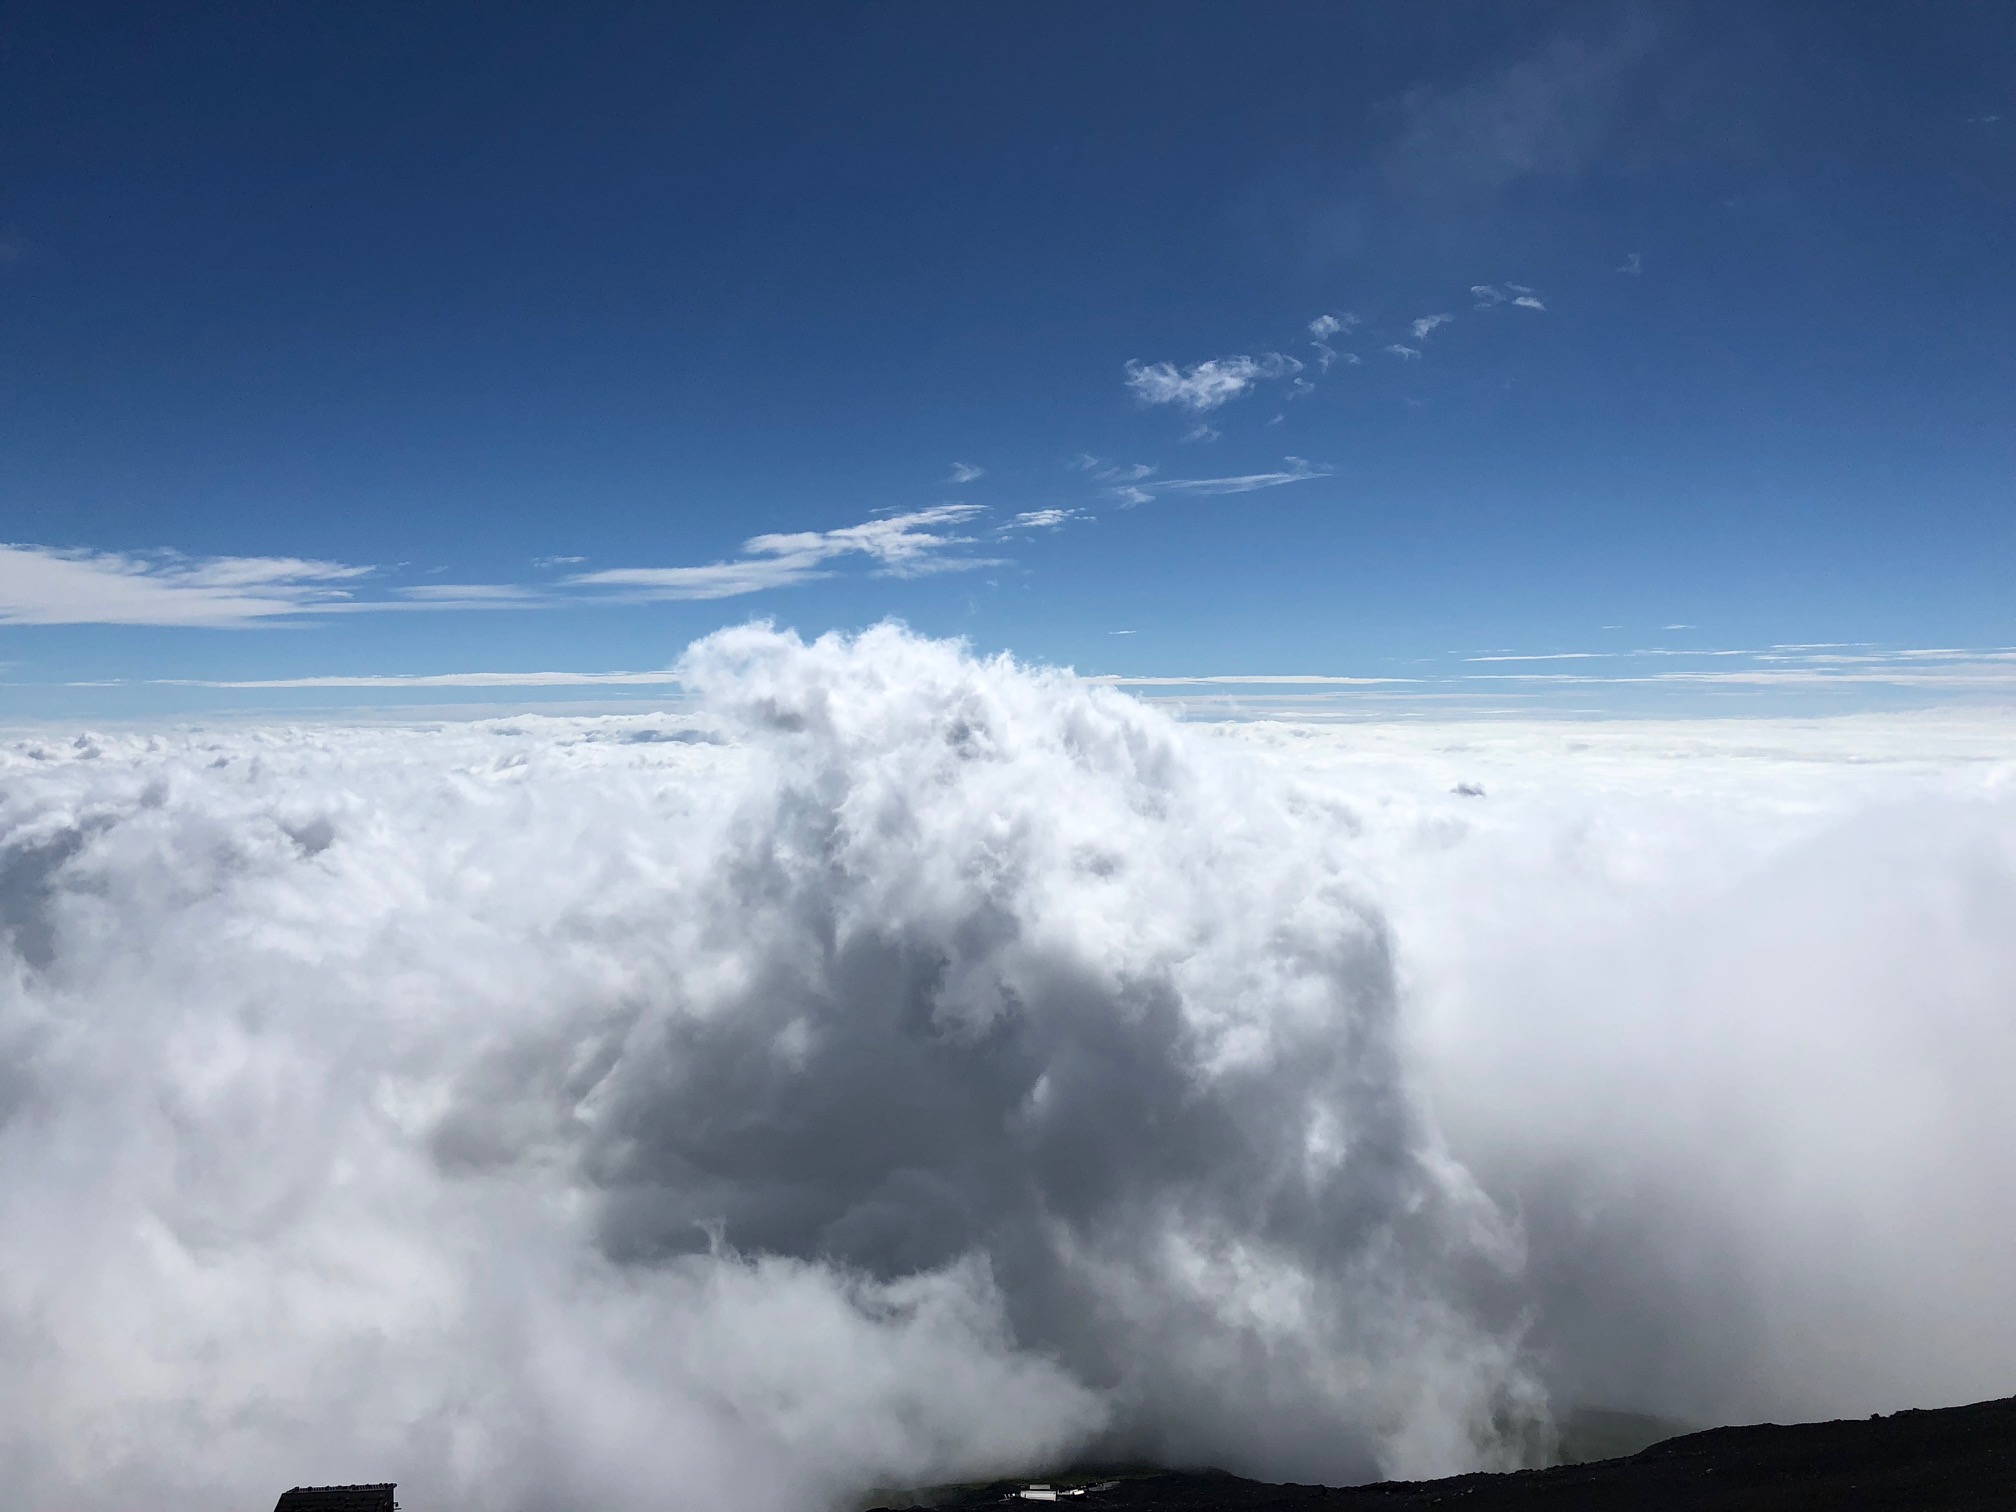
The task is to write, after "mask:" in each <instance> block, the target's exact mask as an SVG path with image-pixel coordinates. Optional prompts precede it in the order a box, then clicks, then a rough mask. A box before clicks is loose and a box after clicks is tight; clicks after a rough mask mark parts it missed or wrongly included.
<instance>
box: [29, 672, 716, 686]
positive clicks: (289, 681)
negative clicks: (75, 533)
mask: <svg viewBox="0 0 2016 1512" xmlns="http://www.w3.org/2000/svg"><path fill="white" fill-rule="evenodd" d="M147 681H148V683H149V684H150V685H152V686H156V687H168V688H573V687H606V686H610V685H618V686H629V687H657V686H663V685H666V684H670V683H676V682H678V681H679V677H678V674H677V673H675V672H672V671H662V672H436V673H427V674H421V675H413V676H408V675H404V674H400V673H383V674H373V673H362V674H357V675H335V676H328V677H262V678H244V679H239V680H235V681H223V680H217V679H209V678H194V677H154V678H149V679H148V680H147ZM68 686H71V687H77V686H83V685H82V684H75V683H73V684H69V685H68Z"/></svg>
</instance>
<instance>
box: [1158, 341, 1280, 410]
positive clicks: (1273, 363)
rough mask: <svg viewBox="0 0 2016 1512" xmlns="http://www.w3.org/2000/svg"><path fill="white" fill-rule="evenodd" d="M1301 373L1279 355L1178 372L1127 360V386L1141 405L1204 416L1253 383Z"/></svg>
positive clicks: (1213, 362)
mask: <svg viewBox="0 0 2016 1512" xmlns="http://www.w3.org/2000/svg"><path fill="white" fill-rule="evenodd" d="M1301 371H1302V364H1301V363H1300V362H1298V361H1296V360H1295V359H1294V358H1293V357H1289V356H1286V355H1284V354H1283V353H1280V352H1263V353H1262V354H1261V355H1260V356H1258V357H1245V356H1238V357H1213V358H1211V359H1210V360H1209V361H1207V362H1199V363H1196V364H1194V365H1192V366H1190V367H1187V368H1181V369H1179V368H1178V367H1177V366H1176V364H1175V363H1173V362H1140V361H1137V360H1134V359H1129V361H1128V363H1127V387H1128V388H1129V389H1131V390H1132V391H1133V393H1134V397H1135V398H1137V399H1139V400H1140V401H1141V402H1142V403H1143V404H1174V405H1180V406H1181V407H1182V408H1184V409H1187V410H1190V411H1192V412H1193V413H1196V414H1203V413H1204V412H1205V411H1207V410H1214V409H1217V408H1218V407H1219V406H1220V405H1221V404H1227V403H1229V402H1231V401H1232V400H1234V399H1237V398H1238V397H1239V396H1240V395H1241V394H1243V393H1245V392H1247V391H1248V390H1249V389H1251V388H1253V387H1254V385H1256V384H1259V383H1264V382H1266V381H1268V380H1270V379H1275V378H1286V377H1288V376H1290V375H1291V374H1294V373H1299V372H1301Z"/></svg>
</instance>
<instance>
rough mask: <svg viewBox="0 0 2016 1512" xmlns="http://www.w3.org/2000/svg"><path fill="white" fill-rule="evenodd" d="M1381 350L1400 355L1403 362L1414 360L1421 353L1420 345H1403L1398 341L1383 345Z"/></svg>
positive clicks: (1396, 355)
mask: <svg viewBox="0 0 2016 1512" xmlns="http://www.w3.org/2000/svg"><path fill="white" fill-rule="evenodd" d="M1380 350H1381V351H1382V352H1391V353H1392V354H1393V355H1394V356H1395V357H1398V358H1399V359H1400V360H1401V361H1402V362H1412V361H1414V360H1415V359H1416V358H1418V357H1419V356H1420V355H1421V349H1420V348H1419V347H1410V346H1402V345H1401V344H1400V343H1399V342H1397V341H1394V342H1389V343H1387V344H1386V345H1385V346H1383V347H1381V348H1380Z"/></svg>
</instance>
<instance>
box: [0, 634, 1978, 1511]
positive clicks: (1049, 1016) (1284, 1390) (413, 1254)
mask: <svg viewBox="0 0 2016 1512" xmlns="http://www.w3.org/2000/svg"><path fill="white" fill-rule="evenodd" d="M682 670H683V673H684V676H685V680H686V682H687V685H688V687H689V689H690V690H691V691H692V693H693V694H694V695H695V700H696V702H695V704H694V706H693V708H692V709H691V710H690V711H687V712H681V713H678V714H654V715H631V716H611V717H603V718H590V717H581V718H565V719H562V718H540V717H533V716H526V717H521V718H514V719H506V720H487V721H475V722H466V723H451V724H442V725H428V726H421V725H404V726H401V725H385V724H379V725H370V724H358V725H350V726H331V725H292V726H268V727H245V726H227V727H219V728H215V729H210V730H189V729H183V730H176V731H166V730H164V731H158V732H151V733H150V732H146V731H138V732H136V731H126V732H121V733H116V734H96V735H92V734H84V735H77V734H76V733H75V732H66V733H65V734H64V735H63V736H62V737H61V738H58V737H56V736H55V735H53V734H49V733H31V734H28V735H25V736H19V737H17V738H15V739H13V740H12V741H11V742H9V743H8V744H6V745H5V746H4V747H0V947H4V948H0V1255H4V1261H0V1477H4V1483H5V1484H6V1485H7V1486H8V1488H9V1499H10V1502H11V1503H12V1504H14V1505H19V1506H23V1507H31V1508H43V1507H46V1508H57V1507H62V1508H86V1509H89V1508H101V1507H102V1508H112V1507H124V1506H130V1505H134V1504H138V1503H142V1502H144V1503H146V1504H147V1505H150V1506H157V1507H161V1508H164V1509H169V1512H176V1509H182V1508H188V1509H191V1512H193V1509H196V1508H204V1509H210V1508H215V1507H218V1506H224V1505H234V1504H235V1505H244V1506H256V1505H263V1504H264V1503H265V1501H267V1500H270V1499H271V1498H272V1497H273V1496H274V1495H275V1494H276V1493H277V1492H278V1491H279V1490H280V1489H284V1488H285V1487H287V1486H290V1485H295V1484H319V1483H327V1482H332V1481H355V1480H378V1479H389V1480H398V1481H400V1482H401V1483H402V1493H401V1494H402V1500H403V1501H404V1502H405V1504H406V1505H408V1506H411V1507H415V1508H441V1509H449V1508H464V1507H467V1508H478V1507H482V1508H498V1509H508V1512H515V1509H521V1508H522V1509H532V1508H548V1507H583V1508H586V1507H595V1508H598V1509H610V1512H627V1509H631V1508H644V1507H668V1506H669V1507H687V1506H692V1507H700V1506H706V1505H720V1504H723V1503H724V1502H727V1501H730V1500H732V1501H733V1502H734V1503H735V1504H737V1505H744V1506H749V1507H751V1508H755V1509H758V1512H824V1509H831V1508H841V1507H844V1506H846V1505H848V1504H849V1503H855V1504H858V1503H859V1502H860V1500H861V1499H862V1498H865V1497H869V1496H871V1495H872V1494H873V1492H874V1491H875V1490H876V1489H877V1488H890V1487H905V1486H918V1485H926V1484H931V1483H934V1482H942V1481H949V1480H955V1479H962V1478H971V1477H979V1476H986V1475H994V1474H1004V1473H1011V1472H1015V1471H1018V1470H1020V1471H1026V1470H1031V1469H1036V1468H1040V1467H1043V1466H1046V1465H1055V1464H1058V1463H1061V1462H1063V1461H1066V1460H1069V1459H1071V1458H1073V1457H1077V1456H1083V1455H1092V1456H1105V1457H1115V1456H1141V1457H1152V1458H1156V1459H1160V1460H1164V1461H1168V1462H1174V1463H1186V1464H1217V1465H1222V1466H1225V1467H1227V1468H1230V1469H1234V1470H1238V1471H1242V1472H1245V1473H1248V1474H1256V1475H1264V1476H1268V1477H1272V1478H1301V1479H1324V1480H1330V1481H1336V1482H1342V1481H1353V1480H1362V1479H1367V1478H1372V1477H1376V1476H1379V1475H1421V1474H1432V1473H1439V1472H1446V1471H1452V1470H1458V1469H1465V1468H1473V1467H1476V1466H1479V1465H1484V1466H1502V1465H1510V1464H1516V1463H1521V1462H1525V1461H1528V1460H1530V1459H1531V1458H1533V1457H1534V1456H1536V1455H1541V1454H1544V1453H1545V1452H1546V1451H1547V1448H1548V1443H1549V1436H1550V1434H1551V1432H1552V1428H1551V1423H1552V1416H1551V1415H1552V1414H1553V1413H1556V1412H1559V1411H1561V1410H1564V1409H1566V1408H1569V1407H1572V1406H1575V1405H1578V1404H1595V1405H1601V1406H1610V1407H1622V1408H1631V1409H1638V1410H1646V1411H1654V1412H1662V1413H1668V1414H1673V1415H1678V1416H1682V1417H1686V1418H1691V1419H1694V1420H1698V1421H1704V1422H1706V1421H1725V1420H1734V1419H1742V1418H1758V1417H1772V1416H1775V1417H1779V1418H1788V1417H1814V1416H1828V1415H1835V1414H1841V1413H1867V1412H1871V1411H1877V1410H1890V1409H1894V1408H1896V1407H1900V1406H1905V1405H1936V1404H1941V1403H1947V1402H1954V1401H1960V1400H1966V1399H1972V1398H1979V1397H1986V1396H1994V1395H2004V1394H2007V1393H2009V1392H2011V1391H2016V1279H2012V1277H2016V1267H2012V1266H2011V1265H2010V1264H2009V1256H2010V1255H2012V1254H2016V1069H2012V1068H2016V720H2010V719H2008V718H2004V717H1999V716H1995V715H1990V714H1975V715H1968V716H1957V715H1954V716H1938V715H1916V716H1895V717H1889V718H1884V719H1876V718H1866V719H1842V720H1830V721H1815V722H1805V723H1795V722H1790V721H1779V722H1765V721H1757V722H1749V723H1719V722H1712V721H1701V722H1696V723H1692V724H1667V725H1651V724H1600V723H1586V722H1585V723H1570V722H1557V723H1539V724H1528V725H1521V724H1516V723H1505V722H1499V723H1488V722H1482V721H1480V722H1475V723H1470V724H1445V725H1403V724H1395V723H1389V724H1382V725H1347V726H1338V727H1333V728H1314V727H1309V726H1295V725H1288V724H1279V723H1257V722H1256V723H1248V724H1240V725H1231V724H1228V725H1211V726H1205V725H1184V724H1181V723H1178V722H1177V721H1176V720H1174V719H1172V718H1170V717H1169V716H1168V715H1167V714H1165V713H1163V712H1160V711H1158V710H1156V709H1154V708H1151V707H1148V706H1147V705H1145V704H1143V703H1141V702H1138V701H1136V700H1133V699H1130V698H1128V697H1126V696H1124V695H1121V694H1119V693H1117V692H1114V691H1113V690H1111V689H1108V688H1103V687H1098V686H1093V685H1089V684H1087V683H1084V682H1082V681H1080V680H1077V679H1075V678H1073V677H1071V676H1070V675H1069V674H1067V673H1062V672H1054V671H1044V670H1031V669H1027V668H1022V667H1018V666H1016V665H1014V664H1012V663H1009V662H1007V661H983V660H978V659H975V658H973V657H971V656H969V655H968V654H967V653H965V652H964V651H963V650H962V649H961V648H959V647H958V646H956V645H952V644H948V643H943V642H934V641H929V640H925V639H921V638H918V637H914V636H912V635H909V634H908V633H906V632H904V631H901V630H899V629H896V628H891V627H885V628H881V629H877V630H874V631H870V632H867V633H865V634H863V635H862V636H860V637H858V638H854V639H842V638H827V639H822V640H820V641H818V642H816V643H812V644H805V643H802V642H800V641H799V640H797V639H796V638H794V637H792V636H789V635H786V634H780V633H777V632H774V631H772V630H770V629H768V628H766V627H762V626H751V627H745V628H742V629H737V630H731V631H725V632H722V633H721V634H718V635H716V636H713V637H710V638H709V639H707V640H705V641H702V642H700V643H698V644H697V645H696V646H695V647H694V648H692V650H691V651H690V652H689V653H688V655H687V657H686V659H685V661H684V663H683V664H682Z"/></svg>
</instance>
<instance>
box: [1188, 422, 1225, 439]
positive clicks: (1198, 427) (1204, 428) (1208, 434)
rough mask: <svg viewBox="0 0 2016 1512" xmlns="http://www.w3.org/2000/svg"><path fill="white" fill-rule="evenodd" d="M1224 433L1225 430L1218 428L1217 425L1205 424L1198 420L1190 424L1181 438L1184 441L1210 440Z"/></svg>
mask: <svg viewBox="0 0 2016 1512" xmlns="http://www.w3.org/2000/svg"><path fill="white" fill-rule="evenodd" d="M1224 434H1225V432H1223V431H1221V430H1219V429H1218V427H1217V426H1215V425H1206V424H1204V423H1203V422H1202V421H1201V420H1200V421H1199V422H1198V423H1197V424H1195V425H1193V426H1191V427H1190V429H1189V430H1187V431H1185V432H1184V433H1183V435H1182V437H1181V439H1182V440H1184V441H1201V442H1210V441H1216V440H1217V439H1218V438H1219V437H1220V436H1222V435H1224Z"/></svg>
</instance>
